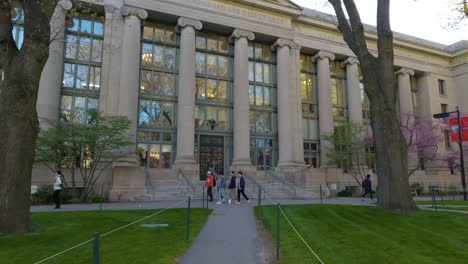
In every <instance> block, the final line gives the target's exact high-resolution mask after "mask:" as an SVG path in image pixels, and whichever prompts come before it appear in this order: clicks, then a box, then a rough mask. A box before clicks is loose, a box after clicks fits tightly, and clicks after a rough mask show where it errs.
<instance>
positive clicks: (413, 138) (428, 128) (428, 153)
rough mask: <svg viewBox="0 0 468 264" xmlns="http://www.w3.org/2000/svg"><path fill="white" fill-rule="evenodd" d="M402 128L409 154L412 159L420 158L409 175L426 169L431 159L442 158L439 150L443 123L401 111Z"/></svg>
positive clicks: (410, 169) (409, 171)
mask: <svg viewBox="0 0 468 264" xmlns="http://www.w3.org/2000/svg"><path fill="white" fill-rule="evenodd" d="M398 116H399V120H400V126H401V127H400V130H401V133H402V134H403V137H404V138H405V141H406V145H407V149H408V156H409V157H410V159H413V160H418V162H417V165H416V166H413V167H412V168H409V170H408V176H411V175H413V174H414V172H415V171H416V170H419V169H424V167H425V164H426V163H427V162H429V161H438V160H441V155H440V153H439V152H438V150H439V145H440V143H442V141H443V138H442V137H441V133H442V132H443V130H444V129H443V127H444V126H443V124H442V123H441V122H439V121H434V120H433V119H432V118H426V117H422V116H418V115H415V114H412V113H400V114H399V115H398Z"/></svg>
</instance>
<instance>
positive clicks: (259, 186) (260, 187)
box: [244, 174, 268, 193]
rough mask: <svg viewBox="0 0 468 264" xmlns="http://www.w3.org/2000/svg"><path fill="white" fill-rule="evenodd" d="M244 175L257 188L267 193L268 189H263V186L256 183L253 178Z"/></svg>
mask: <svg viewBox="0 0 468 264" xmlns="http://www.w3.org/2000/svg"><path fill="white" fill-rule="evenodd" d="M244 177H245V178H246V179H247V180H249V181H251V182H252V183H253V184H254V185H255V186H257V188H259V189H260V190H262V192H263V193H268V191H267V190H266V189H265V187H263V186H262V185H261V184H260V183H258V182H257V181H256V180H255V179H254V178H252V177H250V176H249V175H246V174H244Z"/></svg>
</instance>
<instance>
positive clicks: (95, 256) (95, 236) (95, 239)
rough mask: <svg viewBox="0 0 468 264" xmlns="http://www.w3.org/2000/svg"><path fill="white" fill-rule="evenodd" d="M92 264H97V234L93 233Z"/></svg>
mask: <svg viewBox="0 0 468 264" xmlns="http://www.w3.org/2000/svg"><path fill="white" fill-rule="evenodd" d="M93 248H94V249H93V263H94V264H99V232H96V233H94V247H93Z"/></svg>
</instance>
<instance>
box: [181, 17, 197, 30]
mask: <svg viewBox="0 0 468 264" xmlns="http://www.w3.org/2000/svg"><path fill="white" fill-rule="evenodd" d="M177 27H178V28H184V27H192V28H194V29H196V30H200V29H202V27H203V24H202V23H201V22H200V20H196V19H193V18H188V17H179V20H177Z"/></svg>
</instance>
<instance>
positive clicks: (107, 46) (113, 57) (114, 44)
mask: <svg viewBox="0 0 468 264" xmlns="http://www.w3.org/2000/svg"><path fill="white" fill-rule="evenodd" d="M104 9H105V11H106V21H105V24H104V43H103V49H102V69H101V89H100V92H99V111H101V112H104V113H105V114H109V115H117V114H118V106H119V104H118V103H117V102H118V101H119V93H120V92H119V91H120V79H121V75H120V74H121V66H122V42H123V28H124V18H123V17H122V15H121V12H120V9H119V8H117V7H115V6H112V5H106V6H104Z"/></svg>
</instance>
